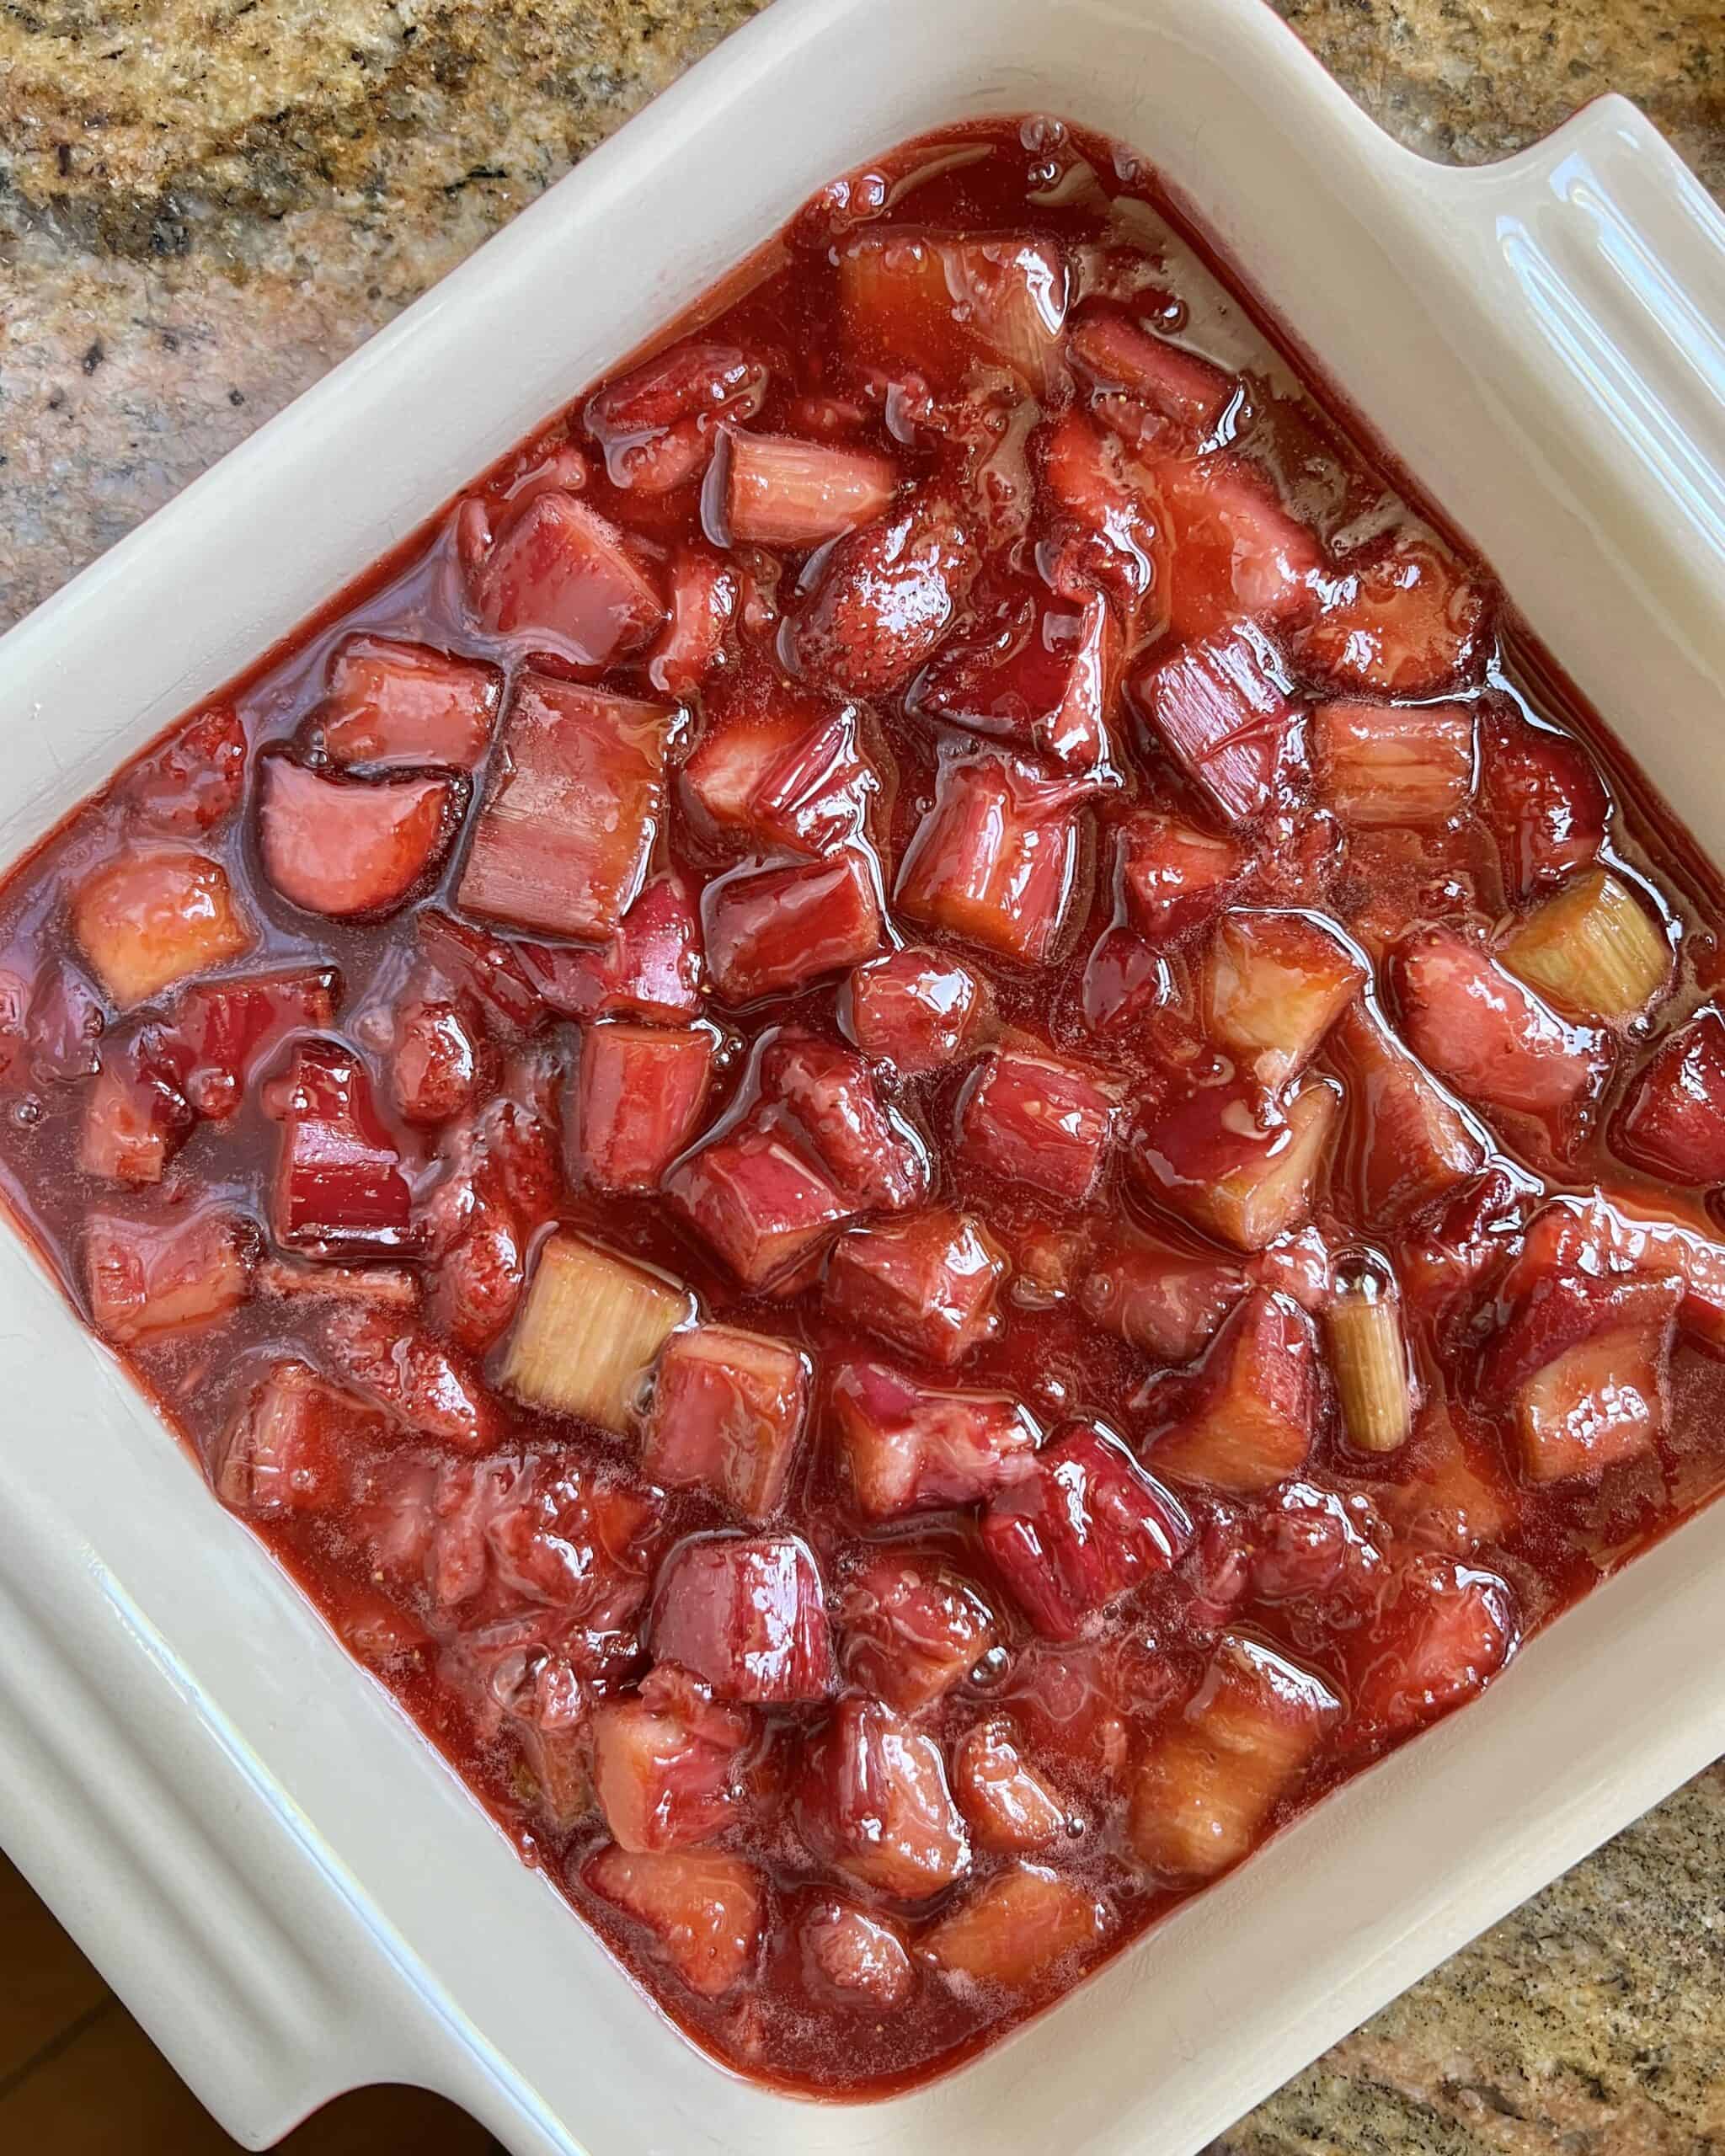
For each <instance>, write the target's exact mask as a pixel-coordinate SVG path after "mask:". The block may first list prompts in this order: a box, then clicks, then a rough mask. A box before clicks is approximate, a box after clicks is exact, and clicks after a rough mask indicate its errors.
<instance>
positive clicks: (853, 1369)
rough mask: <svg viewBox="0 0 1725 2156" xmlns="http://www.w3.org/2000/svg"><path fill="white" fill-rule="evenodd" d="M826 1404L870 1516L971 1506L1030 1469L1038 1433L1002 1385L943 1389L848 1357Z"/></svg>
mask: <svg viewBox="0 0 1725 2156" xmlns="http://www.w3.org/2000/svg"><path fill="white" fill-rule="evenodd" d="M832 1406H833V1412H834V1415H835V1417H836V1422H837V1426H838V1436H839V1443H840V1446H841V1450H842V1453H843V1455H844V1460H845V1466H846V1472H847V1474H848V1476H849V1478H850V1485H851V1491H852V1496H853V1497H855V1499H856V1502H857V1508H858V1510H859V1511H861V1512H862V1513H863V1514H864V1516H865V1517H866V1518H869V1519H875V1520H882V1519H896V1518H901V1517H902V1516H903V1515H904V1514H905V1513H914V1512H927V1511H929V1510H931V1509H932V1510H939V1509H941V1508H944V1507H946V1506H948V1505H968V1504H972V1503H974V1502H975V1500H976V1499H977V1498H979V1497H986V1496H987V1495H988V1493H989V1492H990V1491H991V1490H999V1489H1004V1488H1005V1487H1007V1486H1008V1485H1009V1484H1011V1483H1014V1482H1019V1481H1023V1479H1024V1477H1025V1476H1027V1475H1029V1474H1032V1473H1033V1472H1034V1471H1035V1454H1036V1448H1037V1445H1038V1444H1039V1443H1040V1441H1041V1433H1040V1431H1039V1429H1038V1428H1037V1426H1036V1423H1035V1422H1034V1421H1033V1418H1032V1417H1031V1416H1030V1415H1029V1413H1028V1412H1027V1411H1026V1410H1025V1409H1024V1408H1023V1407H1021V1406H1019V1405H1018V1403H1017V1401H1014V1400H1009V1399H1008V1398H1007V1397H1006V1396H1005V1395H1004V1394H1001V1393H986V1392H943V1391H941V1390H937V1388H936V1387H934V1386H932V1385H922V1384H921V1383H919V1382H918V1381H917V1380H916V1379H914V1378H910V1377H906V1376H905V1374H903V1372H902V1371H899V1370H895V1369H893V1368H892V1367H891V1366H890V1365H889V1364H885V1363H872V1362H871V1363H864V1362H852V1363H846V1364H841V1366H840V1368H839V1369H838V1370H837V1371H836V1373H835V1375H834V1378H833V1385H832Z"/></svg>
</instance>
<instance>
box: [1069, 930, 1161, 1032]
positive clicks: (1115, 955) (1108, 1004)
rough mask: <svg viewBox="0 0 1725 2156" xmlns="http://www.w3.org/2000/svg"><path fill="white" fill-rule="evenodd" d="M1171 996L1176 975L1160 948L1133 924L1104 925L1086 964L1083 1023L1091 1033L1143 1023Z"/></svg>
mask: <svg viewBox="0 0 1725 2156" xmlns="http://www.w3.org/2000/svg"><path fill="white" fill-rule="evenodd" d="M1172 995H1173V974H1172V971H1171V969H1170V968H1169V965H1168V962H1167V959H1166V958H1164V957H1163V956H1162V953H1160V952H1159V951H1157V950H1156V949H1155V948H1154V947H1153V946H1152V945H1151V944H1150V943H1148V942H1146V941H1145V939H1144V938H1143V937H1141V936H1138V935H1135V933H1134V932H1133V931H1132V930H1131V929H1130V928H1122V927H1120V926H1119V925H1118V924H1117V925H1116V926H1113V927H1110V928H1106V929H1104V930H1103V933H1102V934H1101V935H1100V936H1099V937H1097V941H1096V943H1095V945H1094V947H1092V951H1091V953H1090V956H1089V958H1087V960H1086V961H1085V964H1084V985H1083V994H1082V1009H1083V1012H1084V1023H1085V1025H1086V1026H1087V1027H1088V1029H1089V1030H1090V1031H1091V1032H1092V1033H1117V1034H1118V1033H1124V1032H1125V1031H1126V1030H1127V1029H1128V1028H1129V1027H1136V1026H1140V1025H1142V1024H1143V1023H1144V1022H1145V1021H1146V1019H1147V1018H1148V1017H1150V1015H1151V1012H1152V1011H1158V1010H1160V1009H1161V1008H1162V1006H1163V1005H1164V1004H1165V1003H1167V1002H1168V1001H1170V1000H1171V999H1172Z"/></svg>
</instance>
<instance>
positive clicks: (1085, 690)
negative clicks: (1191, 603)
mask: <svg viewBox="0 0 1725 2156" xmlns="http://www.w3.org/2000/svg"><path fill="white" fill-rule="evenodd" d="M1119 662H1120V636H1119V629H1118V628H1117V627H1116V626H1115V622H1114V615H1113V612H1112V611H1111V610H1110V608H1109V606H1108V601H1107V600H1105V599H1103V598H1102V597H1100V596H1092V598H1090V599H1089V600H1087V601H1086V602H1085V604H1084V606H1082V608H1081V610H1076V611H1075V610H1074V609H1072V608H1071V607H1070V606H1063V605H1061V604H1060V602H1059V601H1057V600H1053V599H1052V597H1051V595H1049V593H1048V592H1047V591H1045V590H1041V589H1036V590H1031V591H1026V592H1023V593H1020V594H1018V595H1016V596H1015V598H1014V599H1012V600H1009V601H1008V602H1007V603H1006V604H1005V605H1004V606H1002V607H1001V608H1000V609H999V610H998V611H996V613H995V614H994V615H992V616H985V618H984V622H983V623H982V624H981V626H980V629H979V631H978V632H976V633H975V634H974V635H972V636H970V637H967V638H964V640H963V641H962V642H959V643H951V644H948V646H946V648H944V649H943V650H942V651H940V652H938V653H937V654H936V656H935V657H934V658H933V659H932V660H931V661H930V662H929V664H928V665H927V666H926V667H925V668H924V669H923V670H922V672H921V674H920V675H918V676H917V678H916V682H915V683H914V684H913V686H912V687H911V693H910V696H909V698H908V704H909V707H910V708H911V710H912V711H913V712H915V713H916V715H917V716H918V717H919V718H928V719H933V720H937V721H939V722H940V723H943V724H945V725H948V726H963V727H966V728H969V730H970V731H971V732H973V733H975V734H989V735H991V736H993V737H994V738H995V739H1000V740H1006V741H1010V742H1012V744H1014V745H1015V746H1017V747H1019V748H1022V749H1025V750H1035V751H1037V752H1039V753H1040V754H1041V755H1045V756H1049V757H1050V758H1052V759H1053V760H1054V761H1055V762H1056V763H1059V764H1064V765H1065V766H1066V767H1067V769H1068V770H1070V771H1073V772H1075V773H1084V774H1087V775H1089V776H1093V777H1103V778H1105V777H1106V776H1107V775H1108V771H1109V768H1110V766H1111V763H1112V760H1113V745H1114V744H1113V743H1112V740H1111V739H1110V736H1109V731H1108V720H1109V718H1110V716H1111V714H1112V712H1113V708H1114V698H1115V690H1116V684H1117V681H1118V678H1119Z"/></svg>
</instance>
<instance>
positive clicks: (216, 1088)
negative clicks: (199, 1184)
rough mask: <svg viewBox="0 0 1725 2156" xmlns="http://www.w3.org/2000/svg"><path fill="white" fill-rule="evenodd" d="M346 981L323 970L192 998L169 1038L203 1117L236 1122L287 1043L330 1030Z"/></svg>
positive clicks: (189, 993)
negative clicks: (298, 1036)
mask: <svg viewBox="0 0 1725 2156" xmlns="http://www.w3.org/2000/svg"><path fill="white" fill-rule="evenodd" d="M340 980H341V976H340V975H339V974H338V973H337V972H336V971H335V969H334V967H330V966H319V967H313V968H310V969H307V970H305V971H303V972H299V973H284V974H249V975H248V977H247V978H246V979H243V980H222V981H200V982H198V983H196V984H195V985H194V986H192V987H190V988H188V989H186V990H184V991H183V992H182V993H181V994H180V995H179V996H178V997H177V998H176V999H175V1001H174V1011H173V1018H172V1022H171V1024H170V1026H169V1027H168V1030H167V1033H166V1035H165V1037H164V1038H165V1041H166V1043H167V1046H168V1053H169V1054H170V1055H171V1057H172V1059H173V1064H174V1074H175V1078H176V1081H177V1082H178V1084H179V1088H180V1091H182V1092H183V1093H184V1095H185V1097H186V1098H187V1099H188V1100H189V1101H190V1102H191V1104H192V1107H193V1108H194V1109H195V1112H196V1113H198V1114H199V1115H200V1116H206V1117H208V1118H211V1120H212V1121H218V1122H219V1121H221V1120H222V1118H225V1117H227V1116H231V1115H232V1114H233V1113H235V1112H236V1111H237V1110H238V1108H239V1107H241V1106H242V1105H243V1103H244V1102H245V1101H246V1100H247V1098H248V1097H249V1094H250V1091H251V1087H252V1085H253V1082H254V1080H255V1079H256V1078H257V1077H258V1076H259V1074H260V1073H261V1072H262V1071H264V1070H265V1069H267V1068H268V1066H269V1065H270V1063H271V1062H272V1061H273V1060H274V1059H275V1054H276V1051H277V1050H278V1049H280V1047H281V1046H282V1044H283V1043H284V1042H286V1041H287V1040H288V1039H290V1038H291V1036H292V1035H294V1034H295V1033H319V1032H322V1031H323V1030H324V1029H325V1028H327V1027H328V1025H329V1023H330V1022H331V1021H332V1020H333V1019H334V1016H335V1003H336V997H337V995H338V994H339V988H340Z"/></svg>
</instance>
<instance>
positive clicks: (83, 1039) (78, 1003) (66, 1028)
mask: <svg viewBox="0 0 1725 2156" xmlns="http://www.w3.org/2000/svg"><path fill="white" fill-rule="evenodd" d="M0 979H3V980H4V982H6V983H7V984H8V985H11V986H12V988H13V993H12V994H11V995H9V997H8V1005H9V1008H10V1009H11V1010H12V1011H16V1009H17V1006H19V1004H22V1005H23V1006H24V1009H23V1017H22V1022H21V1024H19V1022H18V1021H17V1019H16V1018H13V1020H12V1021H11V1022H12V1024H13V1026H16V1027H17V1031H16V1033H14V1034H13V1041H14V1043H15V1044H14V1045H13V1047H11V1048H10V1049H8V1060H13V1061H15V1062H22V1063H23V1064H24V1065H27V1067H28V1070H29V1076H30V1078H31V1079H32V1080H33V1081H34V1082H35V1084H37V1085H39V1086H53V1085H59V1084H62V1083H64V1082H66V1081H69V1080H72V1079H74V1078H93V1077H94V1076H95V1075H96V1073H97V1072H98V1071H99V1070H100V1069H101V1067H102V1051H101V1047H100V1042H101V1039H102V1035H103V1033H104V1030H105V1028H106V1026H107V1022H108V1020H107V1012H106V1011H105V1010H104V1007H103V1003H102V999H101V997H100V996H99V995H98V994H97V993H96V990H95V989H94V987H93V985H92V984H91V983H90V981H89V980H88V978H87V977H86V976H85V975H84V974H82V973H80V972H79V970H78V969H77V967H76V966H74V965H71V964H69V963H66V962H65V961H63V960H62V961H61V963H60V964H58V965H45V966H44V967H43V968H42V969H41V971H40V973H39V974H37V975H36V976H35V985H34V986H29V987H28V990H27V985H26V984H25V983H24V982H23V981H21V980H20V981H16V982H15V983H14V981H13V976H12V975H11V974H6V975H4V976H0Z"/></svg>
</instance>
